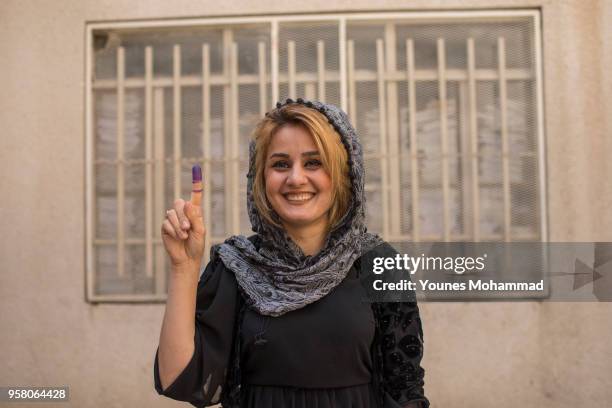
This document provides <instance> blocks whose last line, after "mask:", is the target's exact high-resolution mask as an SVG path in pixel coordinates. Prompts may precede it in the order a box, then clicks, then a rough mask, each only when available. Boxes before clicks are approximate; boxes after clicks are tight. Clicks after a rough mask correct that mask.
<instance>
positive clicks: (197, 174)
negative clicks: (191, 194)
mask: <svg viewBox="0 0 612 408" xmlns="http://www.w3.org/2000/svg"><path fill="white" fill-rule="evenodd" d="M191 180H192V182H193V183H197V182H198V181H202V168H201V167H200V166H199V165H198V164H196V165H195V166H193V167H192V168H191Z"/></svg>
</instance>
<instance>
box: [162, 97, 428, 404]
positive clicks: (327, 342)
mask: <svg viewBox="0 0 612 408" xmlns="http://www.w3.org/2000/svg"><path fill="white" fill-rule="evenodd" d="M247 178H248V186H247V204H248V212H249V218H250V220H251V223H252V227H253V231H255V232H256V234H255V235H253V236H252V237H249V238H246V237H243V236H234V237H231V238H229V239H227V240H226V241H225V242H224V243H223V244H221V245H217V246H215V247H213V248H212V249H211V260H210V262H209V264H208V265H207V266H206V269H205V270H204V272H203V273H202V275H201V278H199V282H198V275H199V273H198V272H199V270H200V260H201V258H202V252H203V247H204V236H205V230H204V227H203V222H202V216H201V210H200V208H199V206H194V205H193V203H190V202H184V201H182V200H177V201H176V202H175V206H174V207H175V208H174V209H172V210H169V211H168V216H167V219H166V221H164V224H163V226H162V236H163V241H164V245H165V247H166V250H167V252H168V254H169V257H170V259H171V261H172V273H171V276H170V281H169V288H168V301H167V304H166V313H165V316H164V321H163V325H162V330H161V335H160V342H159V348H158V352H157V354H156V358H155V367H154V376H155V387H156V390H157V392H158V393H159V394H162V395H165V396H167V397H169V398H173V399H177V400H181V401H188V402H190V403H191V404H193V405H194V406H198V407H201V406H208V405H212V404H215V403H219V402H221V403H222V404H223V406H224V407H283V408H284V407H296V408H297V407H319V408H322V407H338V408H343V407H364V408H366V407H427V406H429V403H428V401H427V399H426V398H425V396H424V395H423V374H424V371H423V369H422V368H421V367H420V360H421V357H422V330H421V321H420V318H419V312H418V307H417V305H416V302H407V303H371V302H370V303H368V302H364V300H363V299H364V297H365V292H364V291H365V289H364V286H363V285H362V283H361V280H360V279H359V275H360V271H362V270H363V271H365V272H367V271H368V270H369V271H371V263H372V259H373V258H374V257H377V256H394V254H395V251H394V250H393V249H392V248H391V247H390V246H389V245H388V244H386V243H384V242H383V241H382V240H381V239H380V238H379V237H378V236H376V235H373V234H369V233H367V231H366V227H365V220H364V215H365V210H364V201H365V194H364V174H363V160H362V152H361V146H360V144H359V142H358V140H357V136H356V134H355V131H354V129H353V128H352V126H351V125H350V123H349V120H348V118H347V116H346V114H345V113H344V112H342V111H341V110H340V109H338V108H337V107H335V106H333V105H329V104H323V103H320V102H316V101H312V102H311V101H304V100H302V99H298V100H297V101H296V102H294V101H292V100H290V99H288V100H287V101H286V103H285V104H280V103H278V104H277V107H276V109H274V110H272V111H270V112H268V113H267V114H266V117H265V118H264V119H263V120H262V121H261V122H260V123H259V124H258V126H257V127H256V129H255V132H254V141H253V142H252V143H251V146H250V164H249V173H248V175H247ZM368 268H369V269H368ZM194 321H195V325H194Z"/></svg>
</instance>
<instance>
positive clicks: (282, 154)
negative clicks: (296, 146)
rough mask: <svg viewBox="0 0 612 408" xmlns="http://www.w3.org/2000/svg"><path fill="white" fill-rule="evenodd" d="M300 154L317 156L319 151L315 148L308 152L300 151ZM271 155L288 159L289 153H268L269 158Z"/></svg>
mask: <svg viewBox="0 0 612 408" xmlns="http://www.w3.org/2000/svg"><path fill="white" fill-rule="evenodd" d="M302 156H306V157H311V156H319V152H318V151H317V150H313V151H310V152H304V153H302ZM273 157H282V158H283V159H288V158H289V155H288V154H287V153H272V154H271V155H270V159H271V158H273Z"/></svg>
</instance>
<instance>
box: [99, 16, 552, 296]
mask: <svg viewBox="0 0 612 408" xmlns="http://www.w3.org/2000/svg"><path fill="white" fill-rule="evenodd" d="M457 14H461V13H457ZM468 14H469V15H470V16H475V17H478V15H481V18H491V16H512V15H514V16H519V17H525V16H528V17H530V18H532V19H533V21H534V22H537V21H539V20H538V18H539V16H538V15H537V13H535V12H516V13H514V12H508V13H478V12H477V13H468ZM376 16H379V15H376V14H363V15H357V16H350V17H346V16H319V17H321V18H312V19H311V20H313V21H314V20H320V21H323V20H326V19H328V20H329V21H334V20H336V21H338V22H339V31H338V33H339V36H340V41H339V46H340V50H339V55H340V60H339V62H340V71H339V72H333V71H328V70H326V67H325V43H324V41H323V40H319V41H317V42H316V50H317V70H316V72H315V73H311V72H303V71H300V72H297V71H298V67H297V66H296V57H295V43H294V42H288V44H287V46H288V50H289V56H288V66H289V70H288V74H287V75H279V65H278V62H279V61H278V50H279V47H281V46H283V44H279V37H278V31H279V23H280V22H288V21H289V22H290V21H304V20H309V18H308V17H306V18H300V17H297V16H295V17H291V16H290V17H287V18H269V19H267V21H268V22H269V27H270V42H271V50H270V51H271V52H270V74H269V76H268V75H267V72H266V71H267V68H266V61H265V60H266V54H265V43H263V42H260V43H259V44H258V63H259V71H258V73H257V74H255V75H253V74H240V73H239V72H238V64H237V61H238V46H237V44H236V43H235V42H234V41H233V29H232V28H227V29H225V30H224V32H223V49H224V50H225V53H224V62H223V72H222V73H220V74H211V72H210V64H211V61H210V53H209V48H208V45H207V44H204V45H203V46H202V73H201V75H199V76H197V75H196V76H194V75H182V73H181V48H180V44H175V45H174V47H173V54H172V55H173V58H172V59H173V70H172V77H171V78H168V77H163V76H156V75H155V74H154V72H153V48H152V47H151V46H147V47H146V48H145V58H144V61H145V72H144V75H143V77H129V78H126V76H125V49H124V47H119V48H117V66H116V68H117V75H116V79H99V80H92V79H91V78H92V76H91V73H90V72H89V71H90V69H91V67H93V66H94V61H93V57H92V52H91V49H89V48H88V60H87V61H88V66H89V68H88V72H87V75H88V78H89V79H88V82H87V87H88V93H87V101H88V112H87V120H88V126H87V131H88V133H89V136H88V139H87V140H88V149H87V151H88V159H89V163H90V165H89V166H88V169H89V168H92V167H90V166H92V165H100V164H114V165H116V169H117V192H116V197H117V237H116V240H113V239H107V238H105V239H102V238H98V237H96V233H95V231H96V230H95V225H94V223H93V216H92V213H93V212H95V208H96V207H95V206H94V200H93V197H94V191H95V189H94V187H95V186H93V182H92V181H93V180H92V175H93V174H94V173H93V171H89V170H88V180H89V184H88V186H92V187H88V207H87V208H88V210H89V211H88V216H87V219H88V231H89V233H88V234H87V236H88V246H87V248H88V261H87V265H88V285H87V287H88V297H89V299H92V300H117V299H124V300H125V299H128V300H137V299H141V300H150V299H158V297H157V296H162V298H163V293H164V292H165V279H166V276H165V258H164V257H165V253H164V250H163V245H162V243H161V239H159V238H154V235H153V234H154V233H156V232H157V231H158V229H157V228H154V227H155V226H156V225H158V224H159V225H160V224H161V221H162V220H163V216H162V215H160V211H161V212H163V207H164V184H165V183H164V177H165V176H164V173H165V171H164V166H165V163H166V162H171V163H172V164H173V179H174V182H173V184H174V193H175V196H181V191H182V189H181V167H182V163H185V162H186V161H187V162H201V163H202V164H203V166H204V171H205V174H207V173H209V172H210V168H211V164H212V163H213V162H215V161H216V160H218V159H214V160H213V158H212V157H211V156H210V143H211V133H210V132H211V128H210V123H211V122H210V121H211V111H210V98H211V94H210V93H211V87H212V86H223V87H224V103H225V106H224V111H225V112H227V113H228V114H227V115H224V126H223V129H224V132H225V135H226V137H225V138H224V141H225V144H226V146H225V149H224V151H225V157H224V158H223V159H221V163H223V164H224V167H225V177H226V179H225V180H226V185H227V184H229V188H226V193H225V194H226V195H225V197H226V200H228V202H232V203H236V202H238V201H239V197H238V191H239V188H238V181H237V180H238V177H239V174H238V173H239V149H240V144H239V120H238V119H239V109H238V104H237V101H238V90H239V86H240V85H243V84H257V85H258V86H259V102H260V107H259V112H260V114H261V115H263V113H265V111H266V110H267V109H268V106H267V102H266V101H267V98H266V93H267V92H266V91H267V84H270V85H271V92H272V99H273V101H275V100H278V99H279V98H278V96H279V85H280V84H281V83H286V84H288V85H289V90H290V91H289V93H290V95H292V97H294V98H295V97H297V96H299V95H296V88H297V85H298V84H303V85H304V91H305V94H306V95H305V96H306V97H308V98H313V97H314V90H315V88H314V86H315V85H316V94H317V95H318V98H319V99H322V100H325V96H326V95H325V93H326V85H327V83H328V82H332V81H339V83H340V89H341V91H340V94H341V95H340V98H341V105H342V106H343V107H344V109H345V110H346V109H348V110H349V114H350V116H351V117H352V118H355V119H354V120H355V126H357V114H358V113H357V112H356V109H357V104H356V87H357V86H358V85H359V84H363V83H368V82H372V83H376V84H377V88H378V109H379V138H380V139H379V142H380V144H379V148H380V152H379V154H376V155H374V156H376V157H377V158H378V159H379V161H380V171H381V177H382V179H381V183H380V186H374V189H375V190H378V191H379V192H380V194H381V199H382V208H383V211H382V217H383V223H382V235H383V237H384V238H386V239H389V240H413V241H420V240H425V241H427V240H438V239H444V240H449V239H453V240H460V239H469V240H473V241H478V240H480V239H485V240H486V239H500V238H502V239H503V240H505V241H511V240H523V239H534V238H535V239H537V238H538V236H535V237H534V236H527V235H526V236H521V235H520V234H513V233H512V228H511V227H512V219H511V204H512V202H511V181H510V169H509V165H510V152H509V146H508V143H509V142H508V137H509V135H508V117H507V109H508V108H507V99H508V91H507V83H509V82H510V81H535V85H536V91H537V97H536V107H537V114H538V129H537V136H538V140H537V146H538V151H532V152H524V153H523V156H529V155H531V156H535V157H537V158H539V159H540V160H539V161H538V170H539V173H540V179H538V187H539V188H540V190H539V194H538V197H537V199H538V204H539V205H540V211H541V213H542V212H543V211H544V209H543V207H542V206H543V205H544V204H545V197H543V196H542V197H540V196H541V195H542V194H543V191H544V190H543V187H542V186H543V180H541V177H542V175H543V174H544V173H543V164H542V160H541V157H542V156H541V155H542V143H543V136H542V135H543V126H542V120H541V116H542V108H541V73H540V70H541V63H540V58H539V55H540V52H541V51H540V48H539V44H538V43H537V41H538V38H539V29H538V26H537V25H534V31H535V51H534V52H535V54H536V55H535V67H534V68H527V69H525V68H508V67H507V66H506V59H505V58H506V42H505V39H504V38H503V37H500V38H498V39H497V68H493V69H491V68H477V67H476V66H475V43H474V39H473V38H469V39H468V40H467V43H466V46H467V69H457V68H448V67H446V66H445V42H444V39H443V38H440V39H438V43H437V55H438V66H437V69H422V68H421V69H417V68H416V67H415V52H414V42H413V40H412V39H408V40H406V69H405V71H402V70H399V69H398V68H397V66H396V65H397V64H396V52H397V49H396V46H395V38H396V35H395V29H396V23H395V22H390V21H389V19H390V18H392V16H393V14H392V15H389V16H384V20H383V19H380V20H378V21H379V22H381V21H386V23H385V24H384V27H385V36H384V39H378V40H376V64H377V68H376V70H375V71H371V70H363V69H355V65H354V64H355V60H356V56H355V46H354V42H353V40H352V39H347V37H346V24H347V22H348V23H350V22H352V21H365V20H367V19H371V20H375V19H376ZM398 16H400V17H401V18H410V17H414V18H416V19H418V17H419V16H420V17H422V18H431V17H432V16H435V17H436V18H444V16H447V17H448V18H449V19H452V18H454V17H455V14H453V13H450V14H449V13H434V14H430V13H417V14H414V13H412V14H410V13H408V14H406V13H404V14H398ZM302 17H304V16H302ZM400 17H398V18H400ZM245 20H248V19H240V21H242V22H244V21H245ZM264 20H265V19H264ZM225 21H227V24H233V23H236V21H234V20H231V19H229V20H228V19H225ZM253 21H262V20H258V19H255V20H253ZM459 21H460V19H459ZM200 22H201V23H202V24H204V25H205V24H206V21H200ZM158 23H159V24H158ZM158 23H156V24H158V25H159V26H162V25H163V24H162V22H158ZM179 25H180V24H177V26H179ZM105 26H106V27H107V28H110V27H112V26H117V27H120V26H121V27H126V25H125V24H119V25H113V24H111V25H105ZM102 28H104V27H102V26H101V25H100V24H92V25H90V26H88V29H87V33H88V36H90V37H91V35H92V33H93V30H94V29H102ZM427 81H429V82H432V81H433V82H437V83H438V95H439V106H440V111H439V120H440V124H441V132H440V143H441V151H442V153H441V167H442V181H441V186H442V191H443V219H444V221H443V225H444V228H443V234H442V236H436V235H431V234H422V233H421V225H420V210H421V209H420V201H419V197H420V190H421V189H422V188H427V186H426V185H425V184H423V183H421V181H420V179H419V174H418V168H419V160H420V157H419V151H418V145H417V142H418V140H417V136H418V135H417V132H418V129H417V120H416V117H417V106H416V104H417V95H416V85H417V83H421V82H427ZM480 81H496V82H497V83H498V87H499V95H498V98H499V101H498V103H499V113H500V122H501V124H500V133H501V141H502V147H501V150H502V151H501V157H502V163H501V166H502V184H503V235H502V237H500V236H497V235H486V234H481V233H480V225H479V219H480V207H479V205H480V197H479V188H480V185H481V183H480V181H479V168H478V157H479V151H478V122H477V120H478V119H477V111H476V108H477V104H476V102H477V101H476V97H477V96H476V95H477V92H476V84H477V83H479V82H480ZM451 82H454V83H459V85H460V93H461V92H462V91H461V89H463V88H466V91H467V101H466V102H467V103H466V104H467V109H466V112H467V116H468V118H467V119H468V122H467V131H468V133H467V134H468V137H469V142H470V149H469V156H468V160H467V163H464V164H468V165H469V168H470V177H469V178H470V183H471V200H470V201H471V202H470V204H471V208H469V218H470V219H471V225H470V226H471V228H470V230H466V232H465V233H461V234H456V233H455V234H453V235H452V236H451V231H450V227H451V224H450V213H449V211H450V206H449V200H450V198H449V187H450V185H451V184H450V180H449V174H448V171H449V168H448V165H449V159H450V158H451V157H453V155H455V154H456V153H452V154H451V153H450V152H449V151H448V144H447V143H448V132H447V120H448V117H447V115H448V112H447V91H446V89H447V84H448V83H451ZM400 84H403V85H405V86H406V88H407V95H408V118H409V121H408V124H409V126H408V137H409V140H410V162H411V163H410V169H411V177H410V183H409V185H410V188H411V231H410V234H405V233H403V232H401V231H400V228H399V226H400V224H401V223H400V222H399V221H400V219H399V216H400V211H399V210H400V203H401V197H400V194H399V192H400V189H401V188H402V185H401V183H400V179H401V176H400V174H401V173H400V167H399V162H398V159H399V157H398V155H397V153H395V152H397V151H398V150H397V144H398V137H399V124H398V111H397V109H398V97H397V92H398V88H397V86H398V85H400ZM193 86H199V87H201V92H202V101H203V103H202V118H203V121H202V129H201V130H202V136H201V137H202V148H203V156H202V157H196V158H194V159H186V158H183V157H182V152H181V138H182V134H181V133H182V129H181V115H182V112H181V95H182V93H181V91H182V89H183V88H187V87H193ZM168 87H172V90H173V106H174V108H173V123H172V129H173V131H172V133H173V142H174V149H173V150H174V152H173V157H172V159H171V160H168V159H166V157H165V152H164V145H163V140H164V139H165V137H164V119H163V117H164V115H163V114H164V92H163V90H164V89H165V88H168ZM138 88H144V104H145V113H144V116H145V117H144V126H145V132H144V137H145V158H144V160H142V159H126V157H125V150H124V143H125V140H124V139H125V134H124V126H125V116H124V115H125V92H126V90H128V89H138ZM107 89H114V90H115V92H116V99H117V116H116V121H117V133H116V137H117V152H116V159H115V160H108V159H94V158H93V157H92V153H93V149H92V148H91V137H92V136H91V135H92V123H93V115H92V113H91V112H92V109H93V98H91V96H90V95H91V93H92V92H94V91H98V90H100V91H102V90H107ZM131 164H145V180H144V182H145V197H144V199H145V234H144V237H143V238H142V239H140V238H133V237H126V236H125V166H127V165H131ZM372 187H373V186H369V187H368V186H367V188H366V189H367V190H368V191H372V190H371V189H372ZM211 188H212V185H211V184H210V179H209V178H207V177H205V196H204V203H203V205H204V206H205V208H204V210H205V214H210V205H211V199H212V197H211ZM239 214H240V213H239V209H238V206H237V205H235V204H234V205H233V206H232V208H230V210H229V211H226V229H227V231H226V233H230V232H231V233H239V232H240V231H239V229H240V226H239V221H240V220H239ZM538 221H539V222H540V223H541V224H540V229H539V231H540V233H539V234H540V236H541V237H545V232H546V230H545V224H544V221H545V217H542V216H541V217H539V220H538ZM152 223H154V224H155V225H152ZM206 223H207V230H208V236H209V239H208V240H207V241H208V244H207V248H206V254H205V257H206V259H205V260H207V258H208V252H209V248H210V245H212V244H214V243H215V242H220V241H221V240H222V239H223V237H213V236H212V229H211V227H210V219H207V220H206ZM102 245H115V246H116V249H117V274H118V276H120V277H124V275H125V250H126V247H127V246H128V245H144V246H145V257H146V262H145V269H146V270H145V273H146V276H148V277H151V276H155V295H153V294H152V295H135V294H131V295H120V296H117V295H99V294H95V287H94V284H93V282H94V279H93V276H94V275H93V274H95V263H94V262H93V261H92V253H93V251H94V250H95V248H96V246H102Z"/></svg>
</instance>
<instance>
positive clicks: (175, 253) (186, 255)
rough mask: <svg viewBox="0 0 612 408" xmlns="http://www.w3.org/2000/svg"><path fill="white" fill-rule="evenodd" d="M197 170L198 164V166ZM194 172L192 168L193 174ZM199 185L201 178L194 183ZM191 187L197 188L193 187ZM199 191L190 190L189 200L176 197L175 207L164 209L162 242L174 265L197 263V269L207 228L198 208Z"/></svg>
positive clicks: (182, 265) (195, 264) (200, 191)
mask: <svg viewBox="0 0 612 408" xmlns="http://www.w3.org/2000/svg"><path fill="white" fill-rule="evenodd" d="M198 169H199V166H198ZM195 174H196V171H195V170H194V175H195ZM196 183H197V185H199V186H201V184H202V183H201V173H200V180H197V181H196V176H194V186H196ZM194 190H196V189H195V188H194ZM201 195H202V190H201V187H200V189H199V191H197V190H196V191H192V193H191V200H190V201H185V200H183V199H180V198H179V199H177V200H176V201H174V208H171V209H169V210H167V211H166V219H165V220H164V222H163V224H162V231H161V232H162V241H163V242H164V247H165V248H166V252H167V253H168V256H169V257H170V260H171V262H172V266H173V267H184V266H188V265H192V266H197V269H198V270H199V267H200V263H201V262H202V255H203V254H204V239H205V238H206V229H205V228H204V220H203V218H202V209H201V208H200V202H201Z"/></svg>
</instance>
